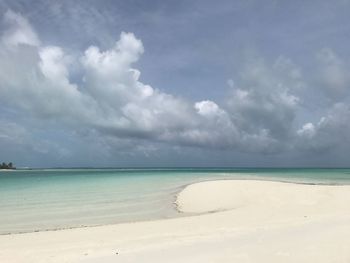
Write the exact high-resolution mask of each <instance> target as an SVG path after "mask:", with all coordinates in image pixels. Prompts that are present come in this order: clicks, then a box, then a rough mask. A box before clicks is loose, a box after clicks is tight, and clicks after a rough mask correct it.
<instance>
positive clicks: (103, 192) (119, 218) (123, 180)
mask: <svg viewBox="0 0 350 263" xmlns="http://www.w3.org/2000/svg"><path fill="white" fill-rule="evenodd" d="M211 179H268V180H279V181H291V182H303V183H322V184H349V183H350V169H220V168H215V169H56V170H55V169H49V170H17V171H0V234H8V233H21V232H32V231H42V230H51V229H62V228H72V227H80V226H93V225H101V224H113V223H121V222H130V221H139V220H151V219H161V218H171V217H176V216H181V215H180V214H179V213H177V211H176V209H175V206H174V204H173V202H174V200H175V195H176V193H177V192H178V191H180V189H181V188H182V187H184V186H185V185H187V184H190V183H193V182H198V181H203V180H211Z"/></svg>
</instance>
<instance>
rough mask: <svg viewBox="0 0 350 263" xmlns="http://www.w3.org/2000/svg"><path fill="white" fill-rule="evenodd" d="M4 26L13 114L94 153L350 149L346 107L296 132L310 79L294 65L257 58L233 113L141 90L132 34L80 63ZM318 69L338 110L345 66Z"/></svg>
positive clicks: (23, 27)
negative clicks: (69, 136)
mask: <svg viewBox="0 0 350 263" xmlns="http://www.w3.org/2000/svg"><path fill="white" fill-rule="evenodd" d="M4 21H5V22H6V24H7V26H8V28H7V29H6V30H5V31H4V33H3V35H2V37H1V42H0V100H1V102H2V104H3V105H4V107H7V108H10V109H14V110H15V111H18V112H20V113H21V114H22V116H25V117H26V118H28V119H31V118H32V119H34V120H36V121H38V120H39V121H44V122H45V123H47V124H48V125H49V124H53V125H55V127H58V128H60V129H63V130H65V129H68V130H71V131H73V132H74V133H76V134H77V135H76V136H77V137H79V136H81V137H84V136H85V137H86V138H88V139H89V140H90V139H91V140H95V142H94V143H95V144H94V143H92V145H97V146H98V147H104V148H105V149H107V148H110V147H111V145H112V146H113V147H114V148H117V149H118V150H120V152H130V149H133V150H135V151H136V152H143V153H144V154H145V155H147V154H149V153H152V154H153V153H154V152H156V151H157V149H158V146H159V145H160V144H161V145H170V146H176V147H177V146H181V147H183V146H184V147H197V148H210V149H226V150H231V151H237V152H249V153H278V152H286V151H294V150H299V149H302V150H305V149H321V148H322V149H326V148H327V149H328V148H330V147H333V145H337V143H338V141H339V138H336V137H334V136H333V137H332V134H333V133H335V132H336V131H337V130H338V129H339V130H342V132H341V134H342V137H341V136H339V137H341V138H343V139H344V140H345V139H346V140H348V137H347V135H346V132H343V131H346V129H348V128H350V127H348V126H346V125H345V126H344V124H343V123H346V122H347V120H349V119H350V114H349V112H350V111H349V107H347V106H346V103H345V102H343V103H340V104H337V105H335V106H334V107H333V108H332V109H331V110H329V113H328V115H326V116H325V117H324V118H322V119H321V120H320V121H319V122H317V123H313V122H310V121H308V122H307V123H306V124H304V125H302V127H301V128H300V129H299V130H298V129H297V128H296V121H297V120H298V116H297V115H298V112H301V111H304V110H305V108H303V104H302V103H301V101H302V100H303V98H302V97H301V96H300V94H303V92H304V90H305V89H306V88H307V87H308V86H307V83H306V81H305V79H304V76H303V74H302V69H301V68H300V67H298V66H296V65H295V64H294V63H292V61H291V60H289V59H287V58H285V57H282V56H280V57H278V58H277V59H276V60H275V61H273V62H269V61H266V60H264V59H263V58H261V57H250V58H249V59H248V62H247V63H246V64H245V65H243V66H242V67H241V69H240V71H239V72H238V74H236V76H235V77H234V78H230V79H229V80H228V84H229V86H230V94H229V95H228V96H226V101H225V103H222V104H219V103H217V102H214V101H212V100H209V99H204V100H201V101H191V100H189V99H185V98H181V97H176V96H174V95H171V94H168V93H166V92H164V91H162V90H161V89H157V88H154V87H152V86H151V85H148V84H145V83H143V82H142V81H141V73H140V71H139V70H138V69H136V68H135V67H136V66H135V65H136V63H137V62H138V61H139V60H140V58H141V56H142V54H143V53H144V46H143V43H142V41H141V40H140V39H138V38H137V37H136V36H135V35H134V34H133V33H127V32H122V33H121V34H120V37H119V40H117V41H116V42H115V43H114V45H112V46H111V47H110V48H107V49H102V48H100V47H98V46H95V45H93V46H90V47H88V48H86V50H85V51H83V52H80V53H77V54H73V55H72V54H67V53H66V51H65V49H64V47H60V46H54V45H50V46H46V45H44V44H42V43H41V41H40V39H39V38H38V36H37V34H36V33H35V30H34V29H33V28H32V27H31V26H30V24H29V23H28V21H27V20H26V19H25V18H23V17H22V16H21V15H20V14H16V13H14V12H12V11H8V12H7V13H6V14H5V20H4ZM318 59H319V60H320V67H319V70H321V69H322V70H324V73H325V74H323V77H324V80H322V83H323V84H324V85H325V86H327V87H330V86H331V87H334V89H335V90H336V91H335V92H334V93H337V94H338V95H337V96H338V100H339V99H340V97H339V94H341V93H343V94H345V93H346V92H347V90H348V89H347V87H348V86H347V83H348V78H347V76H346V74H345V72H346V70H345V68H346V66H345V63H344V62H342V61H341V60H340V59H339V58H338V57H337V56H336V55H335V53H333V52H332V51H330V50H323V51H321V53H319V56H318ZM76 72H78V74H76ZM74 74H75V75H74ZM72 75H74V77H72ZM303 103H304V105H305V103H308V102H305V101H304V102H303ZM3 134H4V133H3ZM2 136H3V137H4V136H5V135H2ZM6 136H7V135H6ZM13 138H14V139H18V137H16V136H14V137H13ZM23 138H26V136H23ZM88 139H86V140H88ZM83 141H84V140H83ZM84 142H85V141H84ZM49 148H50V147H49ZM53 148H54V147H51V148H50V149H53ZM160 148H161V147H160ZM84 149H86V148H84ZM110 151H111V152H113V149H110ZM63 152H64V151H63ZM101 152H102V153H103V152H104V151H102V150H101Z"/></svg>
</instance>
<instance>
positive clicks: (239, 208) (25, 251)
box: [0, 180, 350, 263]
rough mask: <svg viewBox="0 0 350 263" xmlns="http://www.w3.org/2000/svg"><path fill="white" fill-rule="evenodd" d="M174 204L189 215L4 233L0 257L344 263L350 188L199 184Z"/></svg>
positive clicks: (349, 252)
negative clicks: (104, 224) (76, 227)
mask: <svg viewBox="0 0 350 263" xmlns="http://www.w3.org/2000/svg"><path fill="white" fill-rule="evenodd" d="M177 207H178V209H179V210H180V211H182V212H186V213H189V214H190V216H188V217H181V218H175V219H167V220H158V221H149V222H137V223H127V224H118V225H108V226H100V227H87V228H79V229H68V230H60V231H47V232H37V233H28V234H16V235H2V236H0V262H1V263H11V262H23V263H31V262H33V263H40V262H45V263H50V262H60V263H64V262H68V263H71V262H83V263H100V262H101V263H103V262H106V263H111V262H152V263H157V262H162V263H163V262H191V263H195V262H204V263H209V262H210V263H213V262H239V263H244V262H268V263H274V262H278V263H280V262H284V263H285V262H298V263H299V262H307V263H311V262H315V263H316V262H317V263H323V262H324V263H326V262H327V263H329V262H332V263H338V262H339V263H340V262H342V263H349V262H350V186H325V185H304V184H291V183H281V182H270V181H252V180H221V181H210V182H201V183H196V184H193V185H189V186H187V187H186V188H185V189H184V190H183V191H182V192H181V193H179V195H178V197H177ZM208 212H209V213H208Z"/></svg>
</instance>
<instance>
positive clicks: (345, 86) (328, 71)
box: [316, 48, 350, 101]
mask: <svg viewBox="0 0 350 263" xmlns="http://www.w3.org/2000/svg"><path fill="white" fill-rule="evenodd" d="M316 58H317V62H318V66H317V67H316V75H317V77H318V82H317V84H318V85H319V86H320V87H321V89H322V90H323V91H324V92H325V94H326V95H327V96H328V98H329V99H331V100H334V101H339V100H342V99H344V96H348V95H349V93H350V75H349V65H347V63H346V62H345V61H343V59H342V58H340V57H339V56H338V54H336V53H335V52H334V51H333V50H332V49H330V48H323V49H322V50H320V51H319V52H317V54H316Z"/></svg>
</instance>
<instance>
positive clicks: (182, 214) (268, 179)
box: [0, 175, 350, 236]
mask: <svg viewBox="0 0 350 263" xmlns="http://www.w3.org/2000/svg"><path fill="white" fill-rule="evenodd" d="M249 176H252V175H249ZM304 180H305V179H304ZM216 181H261V182H276V183H284V184H296V185H313V186H318V185H319V186H348V185H350V184H344V183H325V182H306V181H298V180H297V178H291V179H289V180H287V179H286V180H283V179H277V178H273V177H265V178H263V177H253V176H252V177H249V178H237V179H235V178H222V179H215V180H213V179H205V180H198V181H197V182H192V183H188V184H184V185H182V186H179V187H178V188H177V190H176V191H175V193H173V196H172V199H173V201H172V203H171V206H172V207H173V209H174V210H175V211H176V212H177V213H178V216H173V217H167V218H156V219H149V220H145V219H143V220H141V219H140V220H137V219H136V220H133V221H125V222H116V223H105V224H96V225H80V226H68V227H61V228H49V229H40V230H37V229H36V230H33V231H23V232H9V233H0V236H12V235H23V234H29V233H40V232H56V231H64V230H71V229H85V228H95V227H103V226H114V225H123V224H134V223H142V222H152V221H158V220H168V219H174V218H181V217H191V216H198V215H205V214H211V213H217V212H221V211H220V210H219V211H214V212H212V211H209V212H203V213H199V214H198V213H190V212H183V211H181V210H180V209H179V207H178V203H177V199H178V196H179V194H180V193H181V192H182V191H183V190H184V189H186V188H187V187H188V186H191V185H194V184H200V183H205V182H216Z"/></svg>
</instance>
